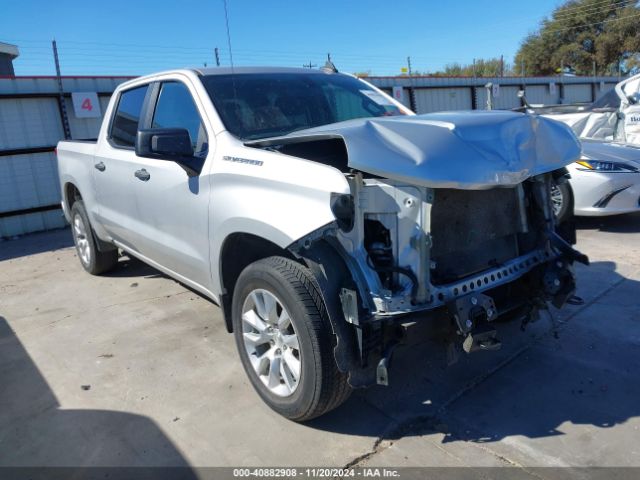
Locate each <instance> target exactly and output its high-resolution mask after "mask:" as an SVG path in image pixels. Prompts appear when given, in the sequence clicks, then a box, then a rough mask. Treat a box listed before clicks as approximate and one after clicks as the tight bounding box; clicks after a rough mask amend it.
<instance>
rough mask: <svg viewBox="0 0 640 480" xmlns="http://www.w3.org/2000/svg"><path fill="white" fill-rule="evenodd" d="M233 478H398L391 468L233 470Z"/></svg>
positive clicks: (396, 472)
mask: <svg viewBox="0 0 640 480" xmlns="http://www.w3.org/2000/svg"><path fill="white" fill-rule="evenodd" d="M233 476H234V478H243V477H247V478H249V477H257V478H278V477H284V478H293V477H300V478H358V477H360V478H399V477H400V473H399V472H398V470H396V469H393V468H322V467H318V468H234V469H233Z"/></svg>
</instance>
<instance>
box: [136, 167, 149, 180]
mask: <svg viewBox="0 0 640 480" xmlns="http://www.w3.org/2000/svg"><path fill="white" fill-rule="evenodd" d="M134 175H135V176H136V178H138V179H140V180H142V181H143V182H146V181H147V180H149V179H150V178H151V174H150V173H149V172H147V171H146V170H145V169H144V168H143V169H142V170H136V173H135V174H134Z"/></svg>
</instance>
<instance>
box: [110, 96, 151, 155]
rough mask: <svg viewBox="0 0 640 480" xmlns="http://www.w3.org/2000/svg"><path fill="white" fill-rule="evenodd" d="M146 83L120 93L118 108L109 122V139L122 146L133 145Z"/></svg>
mask: <svg viewBox="0 0 640 480" xmlns="http://www.w3.org/2000/svg"><path fill="white" fill-rule="evenodd" d="M148 88H149V86H148V85H145V86H143V87H138V88H133V89H131V90H126V91H124V92H122V93H121V94H120V100H119V101H118V108H117V109H116V113H115V115H114V117H113V123H112V124H111V140H112V141H113V143H115V144H116V145H120V146H122V147H133V146H134V144H135V142H136V134H137V133H138V121H139V120H140V112H141V111H142V104H143V103H144V97H145V95H146V94H147V89H148Z"/></svg>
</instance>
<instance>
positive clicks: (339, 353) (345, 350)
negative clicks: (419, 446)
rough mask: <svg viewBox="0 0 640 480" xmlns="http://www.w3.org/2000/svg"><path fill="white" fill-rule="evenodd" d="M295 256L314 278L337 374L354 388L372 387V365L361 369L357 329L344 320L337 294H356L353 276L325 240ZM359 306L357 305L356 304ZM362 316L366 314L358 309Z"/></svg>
mask: <svg viewBox="0 0 640 480" xmlns="http://www.w3.org/2000/svg"><path fill="white" fill-rule="evenodd" d="M296 254H297V255H298V256H299V257H300V258H301V259H302V260H303V261H304V263H305V264H306V265H307V267H309V269H310V270H311V272H312V273H313V274H314V276H315V278H316V281H317V282H318V285H319V286H320V291H321V292H322V295H323V299H324V302H325V305H326V308H327V313H328V316H329V320H330V321H331V326H332V328H333V332H334V334H335V338H336V345H335V348H334V355H335V359H336V364H337V365H338V369H339V370H340V371H341V372H348V373H349V384H350V385H351V386H352V387H354V388H360V387H367V386H370V385H374V384H375V383H376V363H375V362H371V363H372V364H369V365H367V366H365V367H363V365H362V363H361V357H360V352H361V349H362V346H361V345H358V339H357V332H356V329H357V328H361V327H357V326H355V325H352V324H350V323H348V322H347V321H346V320H345V318H344V313H343V310H342V304H341V302H340V292H341V290H342V288H345V287H346V288H350V289H353V290H356V291H357V290H358V288H357V286H356V285H355V283H356V282H354V280H353V275H352V273H351V271H350V270H349V268H348V267H347V265H346V263H345V261H344V260H343V259H342V257H341V256H340V254H339V253H338V252H337V250H336V249H335V248H334V247H333V246H332V245H330V244H329V243H328V242H327V241H325V240H318V241H315V242H313V243H312V244H311V245H310V246H309V247H308V248H305V249H302V250H299V251H297V252H296ZM359 303H361V302H359ZM361 312H362V313H363V314H364V315H365V316H366V312H365V311H364V310H363V309H361Z"/></svg>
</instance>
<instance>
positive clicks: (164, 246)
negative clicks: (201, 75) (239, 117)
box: [135, 80, 214, 289]
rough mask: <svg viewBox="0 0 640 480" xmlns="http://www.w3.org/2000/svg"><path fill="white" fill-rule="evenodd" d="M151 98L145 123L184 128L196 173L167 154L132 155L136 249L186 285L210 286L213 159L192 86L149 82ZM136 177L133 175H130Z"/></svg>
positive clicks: (173, 82) (174, 82) (155, 125)
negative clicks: (134, 179)
mask: <svg viewBox="0 0 640 480" xmlns="http://www.w3.org/2000/svg"><path fill="white" fill-rule="evenodd" d="M154 92H155V98H153V99H152V101H151V102H150V103H149V110H148V111H147V112H146V117H147V124H146V125H145V128H151V129H154V128H184V129H186V130H187V131H188V132H189V136H190V139H191V143H192V146H193V151H194V160H196V161H195V163H196V164H200V165H201V166H202V170H201V171H200V172H197V173H198V174H197V175H193V172H192V176H189V175H188V174H187V172H186V171H185V169H184V168H183V167H182V166H180V164H179V163H177V162H176V161H174V160H172V159H170V158H162V157H160V158H145V157H140V156H137V157H136V171H137V172H144V175H141V176H140V178H139V179H138V181H137V182H136V189H135V192H136V204H137V209H138V215H139V221H138V229H139V234H140V237H142V241H141V242H140V244H139V253H140V254H142V255H143V256H144V257H146V258H147V259H149V260H151V263H156V264H157V265H159V266H160V267H163V268H164V269H165V270H168V271H169V273H171V274H172V276H174V277H177V278H178V279H179V280H181V281H184V282H185V283H187V284H190V285H191V286H192V287H194V288H197V289H198V287H204V288H205V289H209V288H210V278H211V277H210V264H209V238H208V225H209V198H210V182H209V178H210V177H209V175H208V173H207V172H208V169H209V163H208V161H207V159H209V158H213V148H212V146H211V145H210V141H212V140H214V136H213V133H212V132H208V131H207V130H206V126H205V123H204V122H203V120H202V118H203V116H202V114H201V113H200V110H199V107H198V105H197V103H196V101H195V99H194V94H195V91H193V92H192V91H191V90H190V89H189V86H188V85H187V84H186V83H184V82H182V81H178V80H167V81H162V82H160V83H159V84H157V85H155V88H154ZM136 178H138V177H136Z"/></svg>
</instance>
